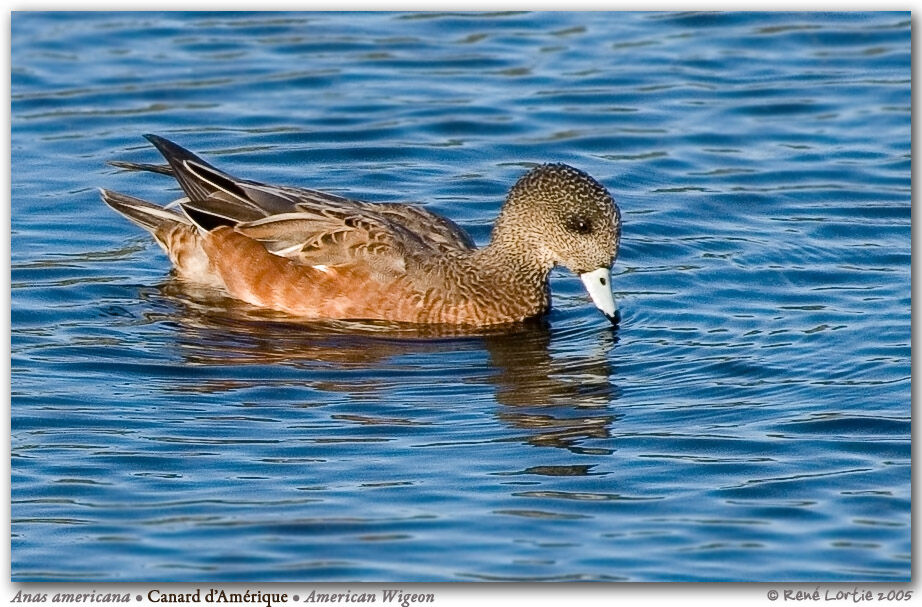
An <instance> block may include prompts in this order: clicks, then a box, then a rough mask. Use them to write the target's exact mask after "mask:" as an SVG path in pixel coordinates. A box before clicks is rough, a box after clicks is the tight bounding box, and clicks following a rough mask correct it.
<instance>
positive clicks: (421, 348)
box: [152, 280, 618, 452]
mask: <svg viewBox="0 0 922 607" xmlns="http://www.w3.org/2000/svg"><path fill="white" fill-rule="evenodd" d="M159 292H160V293H159V294H160V295H162V296H163V299H162V300H161V301H160V302H159V303H161V304H162V303H165V302H169V303H170V304H173V305H171V306H170V307H172V308H173V309H172V310H171V311H170V313H168V314H166V315H163V314H158V316H159V318H158V319H157V320H164V319H165V318H169V320H170V322H173V323H179V325H180V326H179V330H178V331H177V332H176V337H175V339H176V343H177V345H178V347H179V348H180V351H181V355H182V357H183V358H184V359H185V360H186V361H187V362H188V363H190V364H194V365H207V366H231V367H234V366H244V367H245V366H249V365H272V366H274V368H275V369H276V370H274V371H273V376H274V379H275V380H276V381H278V380H281V381H283V382H284V381H285V379H284V378H285V377H289V378H290V383H291V385H299V386H305V385H306V386H309V387H311V388H313V389H316V390H322V391H324V392H328V393H330V392H332V393H347V394H350V396H352V397H357V396H358V397H360V398H361V400H363V401H366V402H367V401H369V400H373V399H375V398H380V399H392V400H393V399H394V398H395V396H394V393H395V386H396V385H397V384H399V383H400V382H407V381H411V382H414V383H416V384H424V385H422V386H421V387H420V388H419V389H417V392H422V393H424V394H425V393H427V388H428V386H429V385H432V387H433V390H432V391H431V392H432V394H431V396H427V398H428V399H429V400H430V401H432V400H438V399H439V396H438V390H437V388H438V386H439V384H444V383H454V384H455V385H457V384H459V383H460V384H465V385H469V386H470V387H471V391H472V392H476V393H479V394H482V388H483V387H484V386H491V388H492V390H491V391H490V397H492V399H494V400H495V401H496V402H497V403H499V404H500V405H502V406H501V407H499V408H498V409H497V413H496V416H497V418H498V419H499V420H501V421H502V422H503V423H504V424H505V425H506V426H507V427H509V428H511V429H512V430H514V431H515V432H516V433H517V434H520V433H521V434H524V436H522V440H524V441H527V442H528V443H530V444H533V445H535V446H552V447H559V448H566V449H570V450H573V451H579V452H586V451H587V449H583V448H581V447H580V445H581V443H583V442H584V441H586V440H587V439H604V438H608V437H610V428H611V426H612V424H613V422H614V421H615V420H616V419H617V416H615V415H614V414H612V412H611V411H612V408H611V404H612V403H613V402H614V401H615V400H617V398H618V389H617V387H616V386H615V385H614V384H613V383H612V382H611V379H610V378H611V377H612V374H613V371H614V370H613V368H612V363H611V361H610V357H609V353H610V352H611V350H612V349H613V348H614V347H615V345H616V343H617V329H615V328H611V327H608V326H601V325H600V324H599V323H597V322H591V320H594V318H593V319H587V321H586V324H585V326H583V327H580V326H577V327H575V328H574V327H572V326H571V327H569V328H567V329H565V330H556V331H555V330H552V328H551V326H550V324H549V323H548V322H547V321H546V320H545V319H534V320H530V321H528V322H524V323H518V324H516V325H509V326H503V327H499V328H496V329H482V328H481V329H477V330H469V331H464V330H463V329H461V328H458V327H452V326H417V325H399V324H393V323H381V322H374V323H369V322H355V321H348V322H347V321H324V322H298V321H294V320H292V319H291V318H290V317H286V316H284V315H281V314H277V313H273V312H267V311H264V310H256V309H253V308H249V307H248V306H246V305H245V304H240V303H238V302H235V301H232V300H228V299H226V298H223V297H221V296H220V295H217V294H214V293H208V292H204V293H199V292H195V293H192V292H190V287H189V286H188V285H185V284H183V283H180V282H179V281H175V280H171V281H169V282H167V283H165V284H163V285H161V287H160V289H159ZM152 320H153V319H152ZM279 366H281V367H282V368H284V369H288V373H286V372H285V371H284V370H283V371H278V370H277V369H278V367H279ZM304 369H308V370H310V371H312V372H311V373H309V374H308V373H304V372H303V370H304ZM241 375H242V376H243V377H241ZM249 375H250V374H246V373H235V374H234V376H233V377H228V378H223V377H222V378H220V379H218V378H210V379H209V380H208V381H207V382H204V383H202V384H198V383H195V384H193V385H188V384H186V385H185V386H184V387H183V388H181V389H183V390H196V391H207V392H212V393H213V392H220V391H223V390H228V391H229V390H234V389H239V388H241V387H245V386H246V385H247V384H251V383H252V382H253V381H254V380H253V379H249V378H248V377H247V376H249ZM280 375H281V376H280ZM408 375H409V376H410V379H407V376H408ZM413 388H416V386H413ZM451 398H456V397H451ZM480 398H483V396H480ZM592 452H598V451H597V450H593V451H592Z"/></svg>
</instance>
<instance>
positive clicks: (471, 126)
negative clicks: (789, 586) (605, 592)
mask: <svg viewBox="0 0 922 607" xmlns="http://www.w3.org/2000/svg"><path fill="white" fill-rule="evenodd" d="M148 132H150V133H158V134H161V135H164V136H167V137H169V138H171V139H174V140H176V141H177V142H179V143H180V144H182V145H184V146H186V147H188V148H190V149H192V150H194V151H196V152H199V153H201V154H202V155H203V156H204V157H205V158H206V159H207V160H209V161H212V162H214V163H215V164H217V165H218V166H219V167H221V168H223V169H225V170H227V171H229V172H231V173H234V174H237V175H240V176H243V177H249V178H252V179H258V180H262V181H268V182H273V183H283V184H293V185H304V186H310V187H316V188H321V189H326V190H329V191H335V192H340V193H344V194H347V195H350V196H352V197H356V198H360V199H367V200H373V201H382V202H383V201H406V200H411V201H422V202H424V203H425V204H426V205H427V206H428V207H429V208H432V209H434V210H436V211H438V212H441V213H444V214H446V215H448V216H450V217H452V218H453V219H455V220H456V221H457V222H459V223H460V224H461V225H462V226H464V227H465V228H466V229H468V230H469V231H470V232H471V234H472V235H473V236H474V238H475V239H476V240H477V241H478V242H479V243H483V242H485V241H486V240H487V239H488V237H489V230H490V226H491V225H492V222H493V220H494V218H495V216H496V214H497V212H498V209H499V206H500V204H501V202H502V199H503V197H504V195H505V192H506V191H507V189H508V187H509V186H510V185H511V184H512V183H513V182H514V181H515V180H516V179H517V178H518V177H519V176H520V175H521V174H522V173H523V172H524V171H525V170H526V169H527V168H528V167H530V166H532V164H533V163H537V162H550V161H559V162H567V163H570V164H573V165H575V166H578V167H580V168H582V169H584V170H586V171H588V172H589V173H591V174H592V175H594V176H595V177H596V178H597V179H599V180H600V181H602V182H603V183H604V184H606V185H607V186H608V187H609V189H610V190H611V191H612V192H613V194H614V195H615V197H616V199H617V200H618V202H619V204H620V206H621V209H622V212H623V216H624V237H623V242H622V248H621V255H620V258H619V260H618V262H617V264H616V266H615V276H614V289H615V292H616V296H617V298H618V301H619V305H620V308H621V312H622V315H623V321H622V323H621V326H620V328H619V329H617V330H613V329H612V328H611V327H609V326H608V323H607V322H606V321H605V320H604V319H603V318H602V316H601V315H600V314H599V313H598V312H597V311H596V310H595V308H594V307H593V306H592V305H591V303H590V302H589V301H588V298H587V296H586V295H585V294H584V292H583V290H582V285H581V284H580V283H579V281H578V279H577V278H575V277H573V276H571V275H569V274H567V273H565V272H562V271H561V272H555V274H554V275H553V282H552V289H553V292H554V305H555V308H554V310H553V311H552V313H551V314H550V315H549V316H548V317H547V318H546V319H544V320H543V321H539V322H536V323H531V324H528V325H526V326H524V327H520V328H518V329H517V330H516V331H514V332H512V333H510V334H494V333H485V334H482V335H467V336H451V335H432V334H427V333H426V332H425V331H418V332H414V331H385V330H371V329H370V328H369V327H360V326H355V325H354V324H350V323H333V322H331V323H314V324H306V323H298V322H295V321H292V320H291V319H286V318H283V317H279V316H278V315H271V314H263V313H259V312H255V311H253V310H251V309H248V308H247V306H245V305H243V304H239V303H235V302H231V301H228V300H225V299H222V298H220V297H217V296H215V294H214V293H206V292H198V293H197V292H193V291H190V290H189V289H186V288H184V287H183V286H182V285H181V284H179V282H178V281H176V280H175V279H173V278H171V276H170V274H169V270H168V264H167V260H166V258H165V257H164V256H163V254H162V253H161V252H160V250H159V248H158V247H157V246H156V245H155V244H153V243H152V242H151V241H150V239H149V238H148V237H147V236H146V235H145V234H143V233H142V232H141V231H140V230H139V229H137V228H136V227H135V226H133V225H131V224H129V223H128V222H127V221H125V220H124V219H123V218H121V217H119V216H117V215H116V214H115V213H113V212H111V211H110V210H109V209H108V208H106V207H105V206H104V205H103V204H102V203H101V202H100V201H99V198H98V195H97V192H96V188H97V187H106V188H109V189H114V190H117V191H123V192H126V193H130V194H132V195H135V196H139V197H142V198H146V199H149V200H155V201H159V202H166V201H168V200H171V199H172V198H175V197H177V196H178V190H177V189H176V187H175V185H174V183H173V182H172V181H171V180H169V179H166V178H163V177H161V176H157V175H139V174H131V173H126V172H121V171H118V170H116V169H114V168H112V167H108V166H106V165H105V162H106V161H107V160H112V159H122V160H133V161H140V162H155V161H159V158H158V157H157V155H156V153H155V152H154V151H153V150H152V149H151V148H150V147H149V146H148V145H147V142H146V141H144V140H143V139H142V138H141V137H140V136H141V134H143V133H148ZM11 229H12V233H11V234H12V236H11V238H12V243H11V245H12V252H11V255H12V260H11V263H12V268H11V281H12V287H11V290H12V352H11V356H12V370H11V373H12V383H11V391H12V439H11V440H12V442H11V448H12V496H11V497H12V529H11V531H12V539H11V545H12V578H13V580H15V581H27V580H69V581H90V580H91V581H142V580H150V581H154V580H157V581H207V580H214V581H229V580H300V581H305V580H311V581H337V580H349V581H356V580H365V581H375V580H383V581H451V580H454V581H477V580H628V581H675V580H682V581H692V580H732V581H772V580H776V581H778V580H781V581H810V580H823V581H834V580H836V581H906V580H909V578H910V22H909V14H908V13H872V14H854V13H835V14H811V13H798V14H785V13H772V14H762V13H730V14H712V15H701V14H670V13H652V14H648V13H610V14H591V13H590V14H587V13H575V14H568V13H555V14H518V13H508V14H482V15H478V14H466V15H452V14H438V13H425V14H386V13H374V14H309V13H308V14H284V13H273V14H225V13H219V14H178V13H177V14H145V13H130V14H128V13H126V14H119V13H95V14H94V13H81V14H42V13H29V14H25V13H23V14H14V16H13V18H12V228H11ZM65 553H66V554H67V558H66V559H62V558H60V555H61V554H65Z"/></svg>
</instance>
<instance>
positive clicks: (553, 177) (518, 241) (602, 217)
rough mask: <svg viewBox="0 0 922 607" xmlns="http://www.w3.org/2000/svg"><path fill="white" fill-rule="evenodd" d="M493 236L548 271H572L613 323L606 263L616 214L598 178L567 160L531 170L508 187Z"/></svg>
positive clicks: (615, 241) (614, 244)
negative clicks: (562, 268) (563, 268)
mask: <svg viewBox="0 0 922 607" xmlns="http://www.w3.org/2000/svg"><path fill="white" fill-rule="evenodd" d="M497 237H500V238H502V239H503V240H506V241H507V242H508V243H509V244H508V245H507V246H515V247H521V251H520V252H521V253H523V254H527V255H528V256H529V257H533V261H534V262H535V263H537V264H539V265H540V266H541V267H543V268H545V269H547V270H550V268H552V267H554V266H556V265H561V266H564V267H565V268H568V269H569V270H571V271H572V272H574V273H575V274H577V275H578V276H579V277H580V278H581V279H582V281H583V284H584V285H585V287H586V290H587V291H588V292H589V296H590V297H591V298H592V301H593V303H595V305H596V307H597V308H599V310H601V311H602V313H603V314H605V316H606V318H608V319H609V320H610V321H611V322H613V323H617V322H618V318H619V316H618V311H617V308H616V307H615V300H614V297H613V296H612V292H611V267H612V264H613V263H614V262H615V258H616V257H617V256H618V245H619V243H620V241H621V213H620V211H619V210H618V205H617V204H615V201H614V199H613V198H612V196H611V194H609V193H608V190H606V189H605V187H604V186H602V185H601V184H600V183H599V182H598V181H596V180H595V179H593V178H592V177H590V176H589V175H587V174H586V173H584V172H583V171H580V170H579V169H575V168H573V167H571V166H568V165H566V164H545V165H541V166H539V167H536V168H534V169H532V170H531V171H529V172H528V173H526V174H525V175H524V176H523V177H522V178H521V179H519V181H518V182H517V183H516V184H515V185H514V186H513V187H512V190H510V192H509V196H508V198H507V200H506V204H505V205H504V207H503V212H502V214H501V215H500V218H499V219H498V220H497V224H496V229H495V231H494V239H495V238H497Z"/></svg>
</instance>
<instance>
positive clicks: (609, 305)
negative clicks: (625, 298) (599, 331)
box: [579, 268, 621, 324]
mask: <svg viewBox="0 0 922 607" xmlns="http://www.w3.org/2000/svg"><path fill="white" fill-rule="evenodd" d="M579 277H580V280H582V281H583V284H584V285H585V286H586V291H588V292H589V297H591V298H592V303H594V304H595V307H597V308H598V309H599V310H601V311H602V314H604V315H605V318H607V319H608V320H610V321H611V322H612V324H618V321H619V320H620V319H621V315H620V314H618V308H617V307H615V296H614V295H612V292H611V268H599V269H598V270H593V271H591V272H584V273H583V274H580V275H579Z"/></svg>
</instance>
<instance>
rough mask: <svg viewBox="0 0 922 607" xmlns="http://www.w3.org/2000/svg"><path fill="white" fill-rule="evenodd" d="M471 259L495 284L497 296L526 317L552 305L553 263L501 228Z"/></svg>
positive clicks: (484, 275)
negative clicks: (551, 278) (551, 273)
mask: <svg viewBox="0 0 922 607" xmlns="http://www.w3.org/2000/svg"><path fill="white" fill-rule="evenodd" d="M498 227H499V226H498ZM471 260H472V261H473V262H474V264H475V265H476V266H477V268H478V272H479V273H480V274H481V276H483V278H484V279H485V280H486V281H488V282H489V283H490V284H491V285H492V287H491V289H492V291H493V293H494V297H495V298H497V299H499V300H501V303H502V304H503V305H504V306H506V307H508V308H510V309H512V310H515V311H516V314H517V315H520V316H521V317H522V318H527V317H531V316H535V315H538V314H542V313H544V312H545V311H547V309H548V308H549V307H550V289H549V286H548V275H549V274H550V272H551V268H552V267H553V264H552V263H548V262H545V261H543V260H542V259H541V256H540V254H539V253H538V252H537V251H535V250H534V248H533V247H529V246H523V244H522V243H521V242H519V240H518V239H512V238H509V237H508V236H507V235H506V234H504V233H503V231H501V230H498V229H497V230H494V233H493V236H492V238H491V240H490V243H489V244H488V245H486V246H485V247H482V248H480V249H478V250H477V251H475V252H474V253H473V255H472V258H471Z"/></svg>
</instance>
